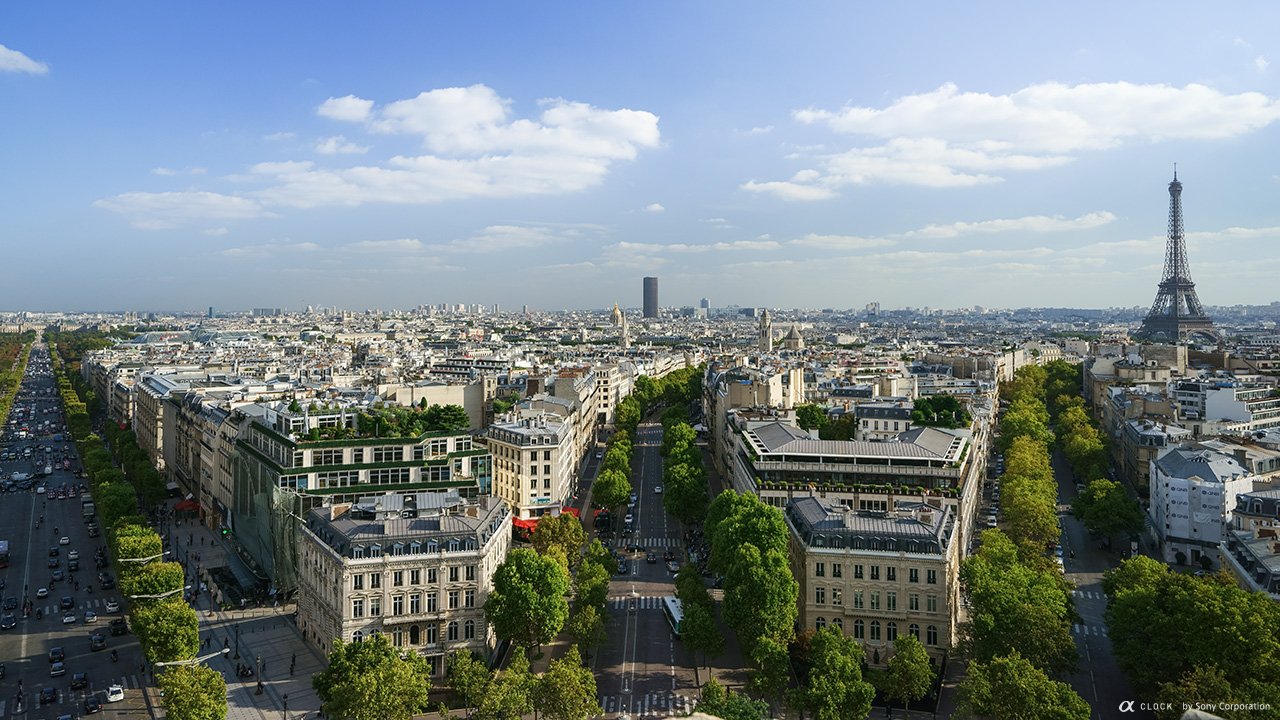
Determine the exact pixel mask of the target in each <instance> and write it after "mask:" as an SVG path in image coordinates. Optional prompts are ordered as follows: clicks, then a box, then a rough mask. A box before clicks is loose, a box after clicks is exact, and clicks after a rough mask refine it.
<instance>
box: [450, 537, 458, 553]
mask: <svg viewBox="0 0 1280 720" xmlns="http://www.w3.org/2000/svg"><path fill="white" fill-rule="evenodd" d="M449 552H458V541H457V540H450V541H449Z"/></svg>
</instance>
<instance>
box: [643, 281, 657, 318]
mask: <svg viewBox="0 0 1280 720" xmlns="http://www.w3.org/2000/svg"><path fill="white" fill-rule="evenodd" d="M644 316H645V317H647V318H656V317H658V278H656V277H647V278H645V279H644Z"/></svg>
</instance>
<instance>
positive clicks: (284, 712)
mask: <svg viewBox="0 0 1280 720" xmlns="http://www.w3.org/2000/svg"><path fill="white" fill-rule="evenodd" d="M280 699H281V700H283V701H284V710H282V711H281V712H280V716H281V717H282V718H284V720H289V696H288V695H281V696H280Z"/></svg>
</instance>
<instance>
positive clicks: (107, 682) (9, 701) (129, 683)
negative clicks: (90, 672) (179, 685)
mask: <svg viewBox="0 0 1280 720" xmlns="http://www.w3.org/2000/svg"><path fill="white" fill-rule="evenodd" d="M59 679H62V678H59ZM59 685H61V683H59ZM112 685H119V686H120V687H123V688H132V689H134V690H137V689H139V688H141V687H142V684H141V683H140V682H138V676H137V675H121V676H119V677H108V678H103V679H102V680H100V681H99V680H95V681H94V682H93V683H92V685H91V686H90V687H89V688H87V689H81V690H62V689H59V690H58V700H57V702H54V703H49V704H46V705H45V706H44V707H46V708H48V707H51V706H52V707H55V708H56V707H61V706H64V705H68V704H70V705H73V706H75V707H76V708H83V707H84V701H85V699H86V698H88V697H89V696H90V695H104V694H105V693H106V690H107V688H108V687H110V686H112ZM44 687H46V686H45V685H40V686H39V687H31V688H28V689H27V692H26V703H25V704H24V705H22V710H21V711H17V710H15V704H14V701H13V698H12V697H6V698H5V699H3V700H0V718H3V717H9V716H13V717H27V716H28V715H29V711H30V710H33V709H35V710H40V709H41V706H40V690H41V688H44ZM56 714H57V715H66V714H68V713H62V712H58V713H56ZM70 714H72V715H78V714H79V713H76V712H73V713H70Z"/></svg>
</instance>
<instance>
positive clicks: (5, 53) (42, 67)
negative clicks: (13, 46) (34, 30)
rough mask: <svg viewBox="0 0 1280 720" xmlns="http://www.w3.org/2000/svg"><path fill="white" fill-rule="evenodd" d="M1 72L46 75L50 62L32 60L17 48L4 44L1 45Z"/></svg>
mask: <svg viewBox="0 0 1280 720" xmlns="http://www.w3.org/2000/svg"><path fill="white" fill-rule="evenodd" d="M0 72H19V73H31V74H32V75H44V74H45V73H47V72H49V63H47V62H42V61H36V60H32V59H31V58H29V57H27V56H26V55H24V54H22V53H21V52H18V51H17V50H10V49H9V48H7V47H5V46H4V45H0Z"/></svg>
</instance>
